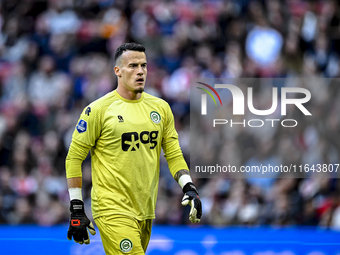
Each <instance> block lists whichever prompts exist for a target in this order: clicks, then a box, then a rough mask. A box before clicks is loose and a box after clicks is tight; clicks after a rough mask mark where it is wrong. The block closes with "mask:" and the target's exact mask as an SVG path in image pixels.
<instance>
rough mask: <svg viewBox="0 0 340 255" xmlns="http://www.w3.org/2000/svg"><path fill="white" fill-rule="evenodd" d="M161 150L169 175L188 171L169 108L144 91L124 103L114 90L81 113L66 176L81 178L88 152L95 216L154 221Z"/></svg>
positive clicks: (67, 163)
mask: <svg viewBox="0 0 340 255" xmlns="http://www.w3.org/2000/svg"><path fill="white" fill-rule="evenodd" d="M84 148H85V150H84ZM161 148H163V151H164V154H165V158H166V159H167V161H168V165H169V169H170V172H171V174H172V175H174V174H175V173H176V172H177V171H178V170H181V169H188V167H187V164H186V163H185V161H184V159H183V155H182V151H181V148H180V146H179V143H178V134H177V132H176V130H175V126H174V117H173V114H172V112H171V109H170V106H169V105H168V103H167V102H165V101H164V100H162V99H160V98H157V97H154V96H151V95H149V94H147V93H145V92H143V93H142V95H141V98H140V99H138V100H127V99H125V98H123V97H121V96H120V95H119V94H118V93H117V91H112V92H110V93H108V94H106V95H105V96H103V97H102V98H100V99H98V100H96V101H94V102H93V103H91V104H90V105H89V106H87V107H85V109H84V110H83V112H82V114H81V116H80V119H79V121H78V124H77V126H76V128H75V130H74V133H73V137H72V143H71V146H70V150H69V153H68V156H67V159H66V176H67V178H72V177H80V176H81V168H80V165H81V163H80V165H79V163H77V160H78V161H79V159H81V161H83V160H84V159H85V157H86V154H87V153H88V150H89V149H91V168H92V185H93V186H92V191H91V199H92V212H93V217H94V218H97V217H100V216H104V215H109V214H123V215H127V216H131V217H134V218H136V219H137V220H145V219H153V218H155V207H156V200H157V192H158V182H159V160H160V154H161ZM79 152H81V153H79ZM84 154H85V155H84Z"/></svg>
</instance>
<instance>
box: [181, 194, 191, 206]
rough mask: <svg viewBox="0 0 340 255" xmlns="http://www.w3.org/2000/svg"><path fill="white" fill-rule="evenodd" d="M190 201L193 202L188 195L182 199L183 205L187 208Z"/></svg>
mask: <svg viewBox="0 0 340 255" xmlns="http://www.w3.org/2000/svg"><path fill="white" fill-rule="evenodd" d="M190 201H191V200H190V197H189V196H188V195H184V196H183V198H182V205H183V206H186V205H188V204H189V202H190Z"/></svg>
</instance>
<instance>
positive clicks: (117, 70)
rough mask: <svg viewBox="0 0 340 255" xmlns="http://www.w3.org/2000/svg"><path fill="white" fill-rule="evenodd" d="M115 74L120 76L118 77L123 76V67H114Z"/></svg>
mask: <svg viewBox="0 0 340 255" xmlns="http://www.w3.org/2000/svg"><path fill="white" fill-rule="evenodd" d="M113 70H114V72H115V74H116V75H117V76H118V77H121V76H122V72H121V69H120V68H119V67H118V66H115V67H114V68H113Z"/></svg>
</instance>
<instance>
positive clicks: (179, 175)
mask: <svg viewBox="0 0 340 255" xmlns="http://www.w3.org/2000/svg"><path fill="white" fill-rule="evenodd" d="M183 175H190V174H189V171H188V170H185V169H182V170H179V171H177V173H176V174H175V176H174V179H175V180H176V182H178V180H179V178H180V177H181V176H183Z"/></svg>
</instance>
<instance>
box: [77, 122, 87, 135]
mask: <svg viewBox="0 0 340 255" xmlns="http://www.w3.org/2000/svg"><path fill="white" fill-rule="evenodd" d="M76 129H77V131H78V133H83V132H85V131H86V129H87V122H86V121H85V120H80V121H79V123H78V125H77V127H76Z"/></svg>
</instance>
